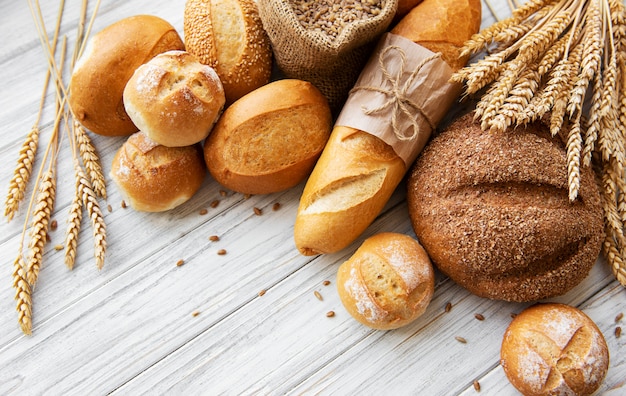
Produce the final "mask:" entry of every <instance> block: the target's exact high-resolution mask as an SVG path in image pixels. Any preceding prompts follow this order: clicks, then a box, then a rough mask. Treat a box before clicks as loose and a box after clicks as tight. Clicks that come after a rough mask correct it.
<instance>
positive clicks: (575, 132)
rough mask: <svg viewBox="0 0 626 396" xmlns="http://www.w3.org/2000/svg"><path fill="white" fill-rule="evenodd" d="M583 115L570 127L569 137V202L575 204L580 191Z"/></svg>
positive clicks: (579, 115) (575, 118)
mask: <svg viewBox="0 0 626 396" xmlns="http://www.w3.org/2000/svg"><path fill="white" fill-rule="evenodd" d="M580 119H581V113H580V112H577V113H576V116H575V117H574V119H573V120H572V122H571V123H570V125H569V135H568V137H567V144H566V147H567V181H568V186H569V200H570V201H571V202H574V201H575V200H576V198H577V197H578V191H579V190H580V153H581V151H582V136H581V126H580V124H581V121H580Z"/></svg>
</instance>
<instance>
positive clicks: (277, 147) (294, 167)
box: [204, 79, 332, 194]
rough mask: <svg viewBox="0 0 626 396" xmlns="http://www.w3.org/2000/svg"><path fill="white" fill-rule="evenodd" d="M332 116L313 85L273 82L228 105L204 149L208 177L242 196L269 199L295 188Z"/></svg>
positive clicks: (311, 162) (316, 152) (321, 142)
mask: <svg viewBox="0 0 626 396" xmlns="http://www.w3.org/2000/svg"><path fill="white" fill-rule="evenodd" d="M331 126H332V115H331V111H330V107H329V105H328V101H327V100H326V98H325V97H324V95H322V93H321V92H320V91H319V90H318V89H317V88H315V86H313V84H311V83H309V82H306V81H301V80H294V79H285V80H277V81H274V82H272V83H270V84H267V85H265V86H263V87H261V88H258V89H256V90H254V91H252V92H250V93H249V94H247V95H245V96H244V97H242V98H241V99H239V100H238V101H236V102H235V103H233V104H232V105H230V106H229V107H228V108H227V109H226V110H225V111H224V113H223V114H222V116H221V117H220V118H219V120H218V121H217V124H216V125H215V127H214V128H213V131H212V132H211V134H210V135H209V137H208V138H207V139H206V141H205V144H204V158H205V161H206V164H207V167H208V169H209V172H210V173H211V175H212V176H213V177H214V178H215V180H217V181H218V182H219V183H220V184H221V185H223V186H224V187H227V188H229V189H231V190H233V191H237V192H240V193H247V194H269V193H273V192H278V191H282V190H285V189H288V188H290V187H293V186H295V185H296V184H298V183H300V182H301V181H303V180H304V179H306V177H307V176H308V175H309V174H310V173H311V169H313V166H314V165H315V161H316V160H317V159H318V158H319V155H320V153H321V152H322V150H323V149H324V145H325V144H326V142H327V141H328V135H329V134H330V129H331Z"/></svg>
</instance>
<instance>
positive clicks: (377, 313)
mask: <svg viewBox="0 0 626 396" xmlns="http://www.w3.org/2000/svg"><path fill="white" fill-rule="evenodd" d="M434 289H435V275H434V270H433V268H432V264H431V262H430V259H429V258H428V255H427V254H426V251H425V250H424V249H423V248H422V246H421V245H420V244H419V243H418V242H417V241H416V240H415V239H413V238H411V237H410V236H408V235H404V234H398V233H389V232H386V233H380V234H376V235H374V236H372V237H370V238H368V239H366V240H365V241H364V242H363V244H362V245H361V246H360V247H359V249H357V251H356V252H355V253H354V254H353V255H352V256H351V257H350V259H348V260H347V261H346V262H344V263H343V264H342V265H341V266H340V267H339V270H338V271H337V291H338V293H339V297H340V298H341V302H342V303H343V305H344V307H345V308H346V310H347V311H348V312H349V313H350V315H352V317H354V318H355V319H356V320H357V321H359V322H360V323H362V324H364V325H366V326H368V327H371V328H374V329H379V330H390V329H396V328H399V327H402V326H406V325H408V324H409V323H411V322H413V321H414V320H415V319H417V318H418V317H419V316H420V315H422V314H423V313H424V312H425V311H426V308H427V307H428V305H429V304H430V301H431V299H432V296H433V293H434Z"/></svg>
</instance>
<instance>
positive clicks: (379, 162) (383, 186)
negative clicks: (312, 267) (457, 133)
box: [294, 126, 406, 256]
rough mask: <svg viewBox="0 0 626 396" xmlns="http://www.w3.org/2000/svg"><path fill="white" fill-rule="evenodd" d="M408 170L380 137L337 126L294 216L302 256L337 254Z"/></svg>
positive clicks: (383, 203) (360, 228)
mask: <svg viewBox="0 0 626 396" xmlns="http://www.w3.org/2000/svg"><path fill="white" fill-rule="evenodd" d="M405 172H406V166H405V164H404V161H402V159H401V158H400V157H398V156H397V155H396V153H395V152H394V151H393V148H391V146H389V145H388V144H386V143H385V142H383V141H382V140H380V139H379V138H377V137H375V136H373V135H370V134H368V133H367V132H363V131H359V130H358V129H354V128H348V127H342V126H337V127H335V128H333V131H332V133H331V135H330V139H329V140H328V143H327V144H326V147H325V148H324V151H323V152H322V155H321V156H320V158H319V160H318V161H317V164H316V165H315V168H314V169H313V172H312V173H311V176H310V177H309V179H308V181H307V183H306V186H305V187H304V191H303V192H302V197H301V198H300V205H299V207H298V213H297V216H296V221H295V226H294V239H295V244H296V247H297V248H298V250H299V251H300V253H302V254H303V255H307V256H310V255H314V254H320V253H332V252H337V251H339V250H341V249H343V248H344V247H346V246H347V245H348V244H350V243H351V242H352V241H354V239H356V238H357V237H358V236H359V235H360V234H361V233H362V232H363V231H364V230H365V229H366V228H367V227H368V226H369V225H370V223H371V222H372V220H373V219H374V218H376V216H377V215H378V214H379V213H380V211H381V210H382V209H383V207H384V206H385V204H386V203H387V201H388V200H389V197H391V194H392V193H393V192H394V190H395V189H396V187H397V186H398V184H399V183H400V181H401V180H402V177H403V176H404V174H405Z"/></svg>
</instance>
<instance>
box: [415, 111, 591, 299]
mask: <svg viewBox="0 0 626 396" xmlns="http://www.w3.org/2000/svg"><path fill="white" fill-rule="evenodd" d="M580 184H581V187H580V192H579V196H578V199H576V201H575V202H570V201H569V199H568V186H567V165H566V151H565V148H564V145H563V144H562V141H561V140H560V139H559V138H558V137H554V138H553V137H551V136H550V135H549V133H548V131H547V128H546V127H545V125H543V124H542V123H539V122H537V123H535V124H533V125H530V126H528V127H527V128H517V129H515V130H512V131H507V132H506V133H488V132H484V131H482V130H481V129H480V126H479V124H477V123H475V122H473V120H472V114H467V115H465V116H463V117H461V118H459V119H458V120H456V121H455V122H453V123H452V124H451V125H450V126H449V127H448V128H447V129H446V130H445V131H443V132H442V133H441V134H440V135H438V136H437V137H436V138H434V139H433V140H432V141H431V142H430V143H429V144H428V145H427V147H426V149H425V151H424V152H423V153H422V155H421V156H420V157H419V158H418V160H417V161H416V163H415V165H414V166H413V168H412V170H411V172H410V175H409V180H408V184H407V187H408V195H407V201H408V205H409V214H410V217H411V221H412V224H413V228H414V230H415V233H416V235H417V237H418V239H419V241H420V242H421V243H422V245H423V246H424V248H425V249H426V251H427V252H428V254H429V256H430V257H431V259H432V260H433V263H434V264H435V265H436V266H437V267H438V268H439V269H440V270H441V271H442V272H443V273H445V274H447V275H448V276H450V278H452V279H453V280H454V281H455V282H457V283H459V284H460V285H461V286H463V287H465V288H467V289H468V290H469V291H471V292H472V293H474V294H477V295H479V296H482V297H488V298H492V299H498V300H506V301H520V302H521V301H533V300H539V299H545V298H550V297H554V296H558V295H561V294H564V293H566V292H567V291H569V290H570V289H572V288H573V287H574V286H576V285H577V284H579V283H580V282H581V281H582V280H583V279H584V278H585V277H586V276H587V275H588V273H589V270H590V269H591V267H592V266H593V264H594V262H595V260H596V259H597V257H598V254H599V252H600V247H601V243H602V239H603V214H602V207H601V203H600V195H599V191H598V187H597V185H596V181H595V178H594V174H593V171H592V170H591V169H589V168H584V169H581V180H580Z"/></svg>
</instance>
